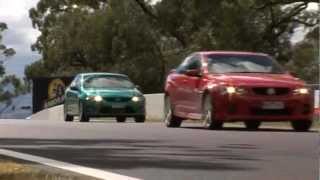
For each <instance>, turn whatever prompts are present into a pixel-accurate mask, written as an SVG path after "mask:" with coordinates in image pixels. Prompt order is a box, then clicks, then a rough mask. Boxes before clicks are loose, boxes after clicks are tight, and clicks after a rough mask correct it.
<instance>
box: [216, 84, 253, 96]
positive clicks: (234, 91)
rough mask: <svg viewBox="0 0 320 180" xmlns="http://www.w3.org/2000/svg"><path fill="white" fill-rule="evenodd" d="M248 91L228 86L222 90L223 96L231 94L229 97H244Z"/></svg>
mask: <svg viewBox="0 0 320 180" xmlns="http://www.w3.org/2000/svg"><path fill="white" fill-rule="evenodd" d="M246 93H247V90H246V89H244V88H241V87H234V86H227V87H223V88H222V89H221V94H229V95H233V94H238V95H243V94H246Z"/></svg>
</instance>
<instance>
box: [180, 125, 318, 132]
mask: <svg viewBox="0 0 320 180" xmlns="http://www.w3.org/2000/svg"><path fill="white" fill-rule="evenodd" d="M181 128H184V129H194V130H204V131H241V132H291V133H319V132H318V131H316V130H310V131H307V132H297V131H294V130H291V129H284V128H276V127H275V128H270V127H262V128H259V129H258V130H248V129H246V128H244V127H224V128H222V129H214V130H211V129H206V128H204V127H199V126H187V127H181Z"/></svg>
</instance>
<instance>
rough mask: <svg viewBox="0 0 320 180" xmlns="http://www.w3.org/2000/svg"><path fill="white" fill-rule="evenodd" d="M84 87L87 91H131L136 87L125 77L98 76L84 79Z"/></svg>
mask: <svg viewBox="0 0 320 180" xmlns="http://www.w3.org/2000/svg"><path fill="white" fill-rule="evenodd" d="M83 87H84V88H85V89H131V88H134V85H133V83H131V82H130V81H129V80H128V79H127V78H124V77H118V76H104V75H96V76H87V77H84V82H83Z"/></svg>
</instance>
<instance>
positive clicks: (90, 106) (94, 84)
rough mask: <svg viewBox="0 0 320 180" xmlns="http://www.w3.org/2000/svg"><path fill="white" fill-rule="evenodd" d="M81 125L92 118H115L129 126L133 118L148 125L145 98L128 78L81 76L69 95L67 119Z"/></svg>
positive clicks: (90, 74) (94, 75)
mask: <svg viewBox="0 0 320 180" xmlns="http://www.w3.org/2000/svg"><path fill="white" fill-rule="evenodd" d="M74 116H79V119H80V121H81V122H89V121H90V118H91V117H115V118H116V119H117V121H118V122H125V121H126V118H127V117H133V118H134V120H135V121H136V122H138V123H143V122H144V121H145V98H144V96H143V94H142V93H141V92H140V91H139V90H138V89H137V86H135V85H134V84H133V83H132V82H131V81H130V80H129V78H128V77H127V76H126V75H122V74H111V73H87V74H79V75H77V76H76V77H75V79H74V80H73V81H72V83H71V85H70V86H69V87H68V88H67V90H66V92H65V100H64V119H65V121H73V119H74Z"/></svg>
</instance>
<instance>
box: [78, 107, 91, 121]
mask: <svg viewBox="0 0 320 180" xmlns="http://www.w3.org/2000/svg"><path fill="white" fill-rule="evenodd" d="M79 119H80V122H89V121H90V118H89V116H88V115H87V112H86V110H85V107H84V105H83V104H82V103H80V104H79Z"/></svg>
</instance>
